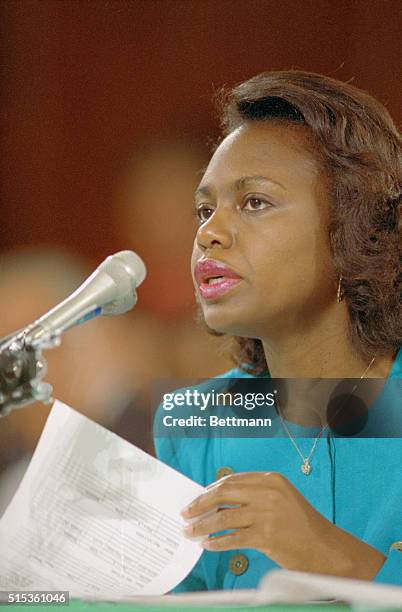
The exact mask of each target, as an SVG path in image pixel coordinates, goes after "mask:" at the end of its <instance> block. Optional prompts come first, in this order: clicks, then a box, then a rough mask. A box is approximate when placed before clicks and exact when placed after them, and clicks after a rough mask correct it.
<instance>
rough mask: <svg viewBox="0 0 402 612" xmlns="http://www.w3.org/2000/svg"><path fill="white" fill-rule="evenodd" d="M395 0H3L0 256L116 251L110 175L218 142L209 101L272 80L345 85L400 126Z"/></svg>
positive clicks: (0, 9)
mask: <svg viewBox="0 0 402 612" xmlns="http://www.w3.org/2000/svg"><path fill="white" fill-rule="evenodd" d="M401 8H402V3H401V2H400V0H395V1H394V0H333V1H327V0H322V1H319V0H282V1H280V0H265V1H264V0H247V1H245V0H129V1H127V0H126V1H124V0H36V1H35V0H22V1H21V0H3V1H2V2H1V3H0V16H1V43H0V44H1V73H0V77H1V93H0V97H1V98H0V101H1V116H0V125H1V143H0V146H1V156H0V172H1V176H0V178H1V180H0V205H1V224H0V233H1V237H0V248H8V247H10V246H18V245H20V244H27V243H35V244H36V243H38V244H39V243H42V242H47V243H51V244H60V245H64V246H68V247H72V248H74V249H75V250H77V251H79V252H81V253H82V254H84V255H86V256H89V257H90V258H92V259H94V260H97V259H99V258H101V257H103V256H104V255H106V254H107V253H108V252H110V251H111V249H113V248H114V246H115V245H114V237H113V232H112V229H111V211H110V202H111V197H112V183H113V177H114V176H115V173H116V168H117V167H118V164H119V163H120V161H121V160H123V159H124V158H125V156H126V155H128V154H129V152H130V150H131V149H132V148H133V146H135V143H136V142H137V141H138V140H140V139H143V138H146V137H148V136H151V135H157V134H159V133H160V134H163V135H166V134H167V133H169V132H170V133H172V134H173V133H175V132H176V131H179V132H180V133H187V134H189V135H191V134H194V135H195V136H196V137H199V138H201V139H205V138H207V136H208V135H212V136H215V135H216V133H217V121H216V116H215V114H214V112H213V106H212V103H211V97H212V94H213V92H214V90H216V89H217V88H218V87H220V86H221V85H222V84H229V85H230V84H235V83H236V82H239V81H241V80H243V79H245V78H247V77H250V76H252V75H254V74H256V73H258V72H261V71H264V70H269V69H284V68H291V67H293V68H300V69H308V70H313V71H317V72H323V73H325V74H328V75H332V76H335V77H338V78H341V79H350V78H352V77H354V82H355V83H356V84H357V85H358V86H360V87H363V88H365V89H368V90H369V91H370V92H371V93H373V94H374V95H375V96H377V97H378V98H379V99H380V100H381V101H383V102H384V103H385V104H386V105H387V106H388V108H389V109H390V111H391V113H392V114H393V116H394V118H396V119H397V120H398V121H400V118H401V114H400V113H401V111H400V109H401V91H400V74H398V69H399V66H400V59H401V40H402V37H401V36H400V23H401V12H402V11H401Z"/></svg>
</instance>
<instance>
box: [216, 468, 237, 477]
mask: <svg viewBox="0 0 402 612" xmlns="http://www.w3.org/2000/svg"><path fill="white" fill-rule="evenodd" d="M229 474H234V470H232V468H231V467H220V468H219V470H217V472H216V476H215V479H216V480H220V479H221V478H223V477H224V476H229Z"/></svg>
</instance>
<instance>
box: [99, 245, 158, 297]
mask: <svg viewBox="0 0 402 612" xmlns="http://www.w3.org/2000/svg"><path fill="white" fill-rule="evenodd" d="M97 269H98V270H103V271H105V272H107V273H108V274H110V276H112V277H114V276H115V275H116V274H117V276H119V275H120V274H121V272H122V269H124V271H125V273H126V274H127V277H128V278H129V279H130V280H131V282H132V284H133V289H136V288H137V287H138V286H139V285H141V283H142V282H143V281H144V280H145V277H146V275H147V269H146V267H145V264H144V262H143V261H142V259H141V257H140V256H139V255H137V253H134V252H133V251H119V252H118V253H115V254H114V255H109V257H107V258H106V259H105V261H104V262H102V263H101V264H100V266H98V268H97Z"/></svg>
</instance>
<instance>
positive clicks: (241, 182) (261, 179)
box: [235, 175, 287, 191]
mask: <svg viewBox="0 0 402 612" xmlns="http://www.w3.org/2000/svg"><path fill="white" fill-rule="evenodd" d="M250 183H273V184H274V185H278V186H279V187H281V188H282V189H284V190H285V191H287V189H286V187H285V186H284V185H282V183H279V181H274V179H270V178H268V177H266V176H261V175H255V176H242V177H241V178H239V179H237V181H235V188H236V190H239V189H243V188H244V187H248V185H249V184H250Z"/></svg>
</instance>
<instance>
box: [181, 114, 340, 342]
mask: <svg viewBox="0 0 402 612" xmlns="http://www.w3.org/2000/svg"><path fill="white" fill-rule="evenodd" d="M304 129H305V128H303V127H301V126H289V125H288V124H284V123H282V124H281V123H278V122H275V123H274V122H267V123H262V122H256V123H250V124H247V125H244V126H242V127H240V128H238V129H237V130H235V131H234V132H232V133H231V134H229V136H227V137H226V138H225V140H223V142H222V143H221V144H220V146H219V147H218V149H217V150H216V152H215V153H214V155H213V157H212V159H211V161H210V162H209V165H208V167H207V170H206V172H205V174H204V176H203V178H202V181H201V183H200V185H199V187H198V189H197V192H196V208H197V210H198V215H199V218H200V219H199V224H200V225H199V228H198V231H197V235H196V238H195V241H194V248H193V256H192V275H193V281H194V284H195V287H196V295H197V300H198V301H199V303H200V305H201V308H202V311H203V314H204V318H205V322H206V324H207V325H208V326H209V327H211V328H212V329H214V330H216V331H219V332H223V333H227V334H230V335H237V336H243V337H251V338H261V339H265V338H269V337H271V336H272V337H274V336H275V335H277V334H281V333H290V334H291V333H293V332H294V331H295V330H298V331H299V332H300V330H301V329H303V328H308V327H309V326H310V325H313V324H314V322H315V321H316V320H317V318H320V316H321V315H322V314H323V312H324V311H325V310H326V309H329V308H333V305H334V303H336V298H335V295H336V285H335V284H334V280H333V269H332V265H331V259H330V248H329V239H328V219H329V200H328V195H327V191H326V186H325V178H324V177H323V175H322V172H321V171H320V169H319V166H318V163H317V162H316V161H315V159H314V157H313V154H312V153H311V152H310V147H308V146H307V143H306V140H305V139H306V136H305V132H304ZM200 260H201V265H200V263H199V262H200ZM205 260H206V261H205ZM204 261H205V263H203V262H204ZM222 264H224V265H225V266H227V267H228V268H229V269H224V268H223V269H222V267H221V265H222ZM211 276H215V277H220V278H218V279H217V280H215V281H213V282H212V283H210V281H209V278H210V277H211ZM230 276H232V277H237V278H228V277H230ZM222 277H223V278H222Z"/></svg>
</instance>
